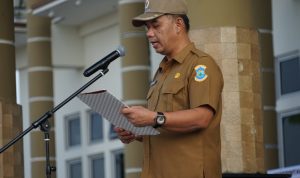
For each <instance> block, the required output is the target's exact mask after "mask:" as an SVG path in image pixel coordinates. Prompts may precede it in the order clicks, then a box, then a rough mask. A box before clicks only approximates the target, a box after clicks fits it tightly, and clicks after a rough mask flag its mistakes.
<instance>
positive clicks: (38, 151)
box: [30, 131, 55, 157]
mask: <svg viewBox="0 0 300 178" xmlns="http://www.w3.org/2000/svg"><path fill="white" fill-rule="evenodd" d="M54 138H55V137H54V132H53V131H50V141H49V146H50V148H49V150H50V156H53V155H55V139H54ZM30 142H31V156H32V157H44V156H45V141H44V133H43V132H39V131H34V132H31V133H30Z"/></svg>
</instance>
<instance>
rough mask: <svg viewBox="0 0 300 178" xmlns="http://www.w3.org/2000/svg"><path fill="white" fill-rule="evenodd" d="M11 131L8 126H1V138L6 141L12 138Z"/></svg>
mask: <svg viewBox="0 0 300 178" xmlns="http://www.w3.org/2000/svg"><path fill="white" fill-rule="evenodd" d="M12 133H13V131H12V129H11V128H10V127H3V135H2V136H3V137H2V138H3V140H5V141H6V140H10V139H12Z"/></svg>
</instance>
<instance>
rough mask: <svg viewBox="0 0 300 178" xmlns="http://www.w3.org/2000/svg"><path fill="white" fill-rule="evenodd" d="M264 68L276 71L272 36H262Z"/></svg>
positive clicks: (264, 34)
mask: <svg viewBox="0 0 300 178" xmlns="http://www.w3.org/2000/svg"><path fill="white" fill-rule="evenodd" d="M260 43H261V55H262V56H261V58H262V61H261V65H262V68H268V69H274V57H273V54H274V51H273V36H272V34H266V33H263V34H260Z"/></svg>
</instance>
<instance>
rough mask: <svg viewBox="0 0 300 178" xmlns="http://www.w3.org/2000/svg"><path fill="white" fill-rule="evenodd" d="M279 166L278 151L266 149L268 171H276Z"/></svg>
mask: <svg viewBox="0 0 300 178" xmlns="http://www.w3.org/2000/svg"><path fill="white" fill-rule="evenodd" d="M278 166H279V160H278V149H265V168H266V170H269V169H275V168H278Z"/></svg>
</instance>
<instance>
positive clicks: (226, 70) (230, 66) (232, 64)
mask: <svg viewBox="0 0 300 178" xmlns="http://www.w3.org/2000/svg"><path fill="white" fill-rule="evenodd" d="M222 69H223V70H222V72H223V75H231V76H238V61H237V60H231V59H223V60H222Z"/></svg>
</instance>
